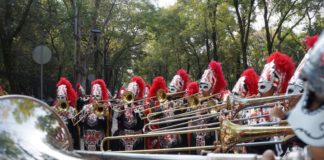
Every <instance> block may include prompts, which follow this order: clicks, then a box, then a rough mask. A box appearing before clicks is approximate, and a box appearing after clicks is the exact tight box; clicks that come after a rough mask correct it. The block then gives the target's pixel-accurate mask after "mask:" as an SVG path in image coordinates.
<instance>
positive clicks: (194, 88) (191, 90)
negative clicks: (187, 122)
mask: <svg viewBox="0 0 324 160" xmlns="http://www.w3.org/2000/svg"><path fill="white" fill-rule="evenodd" d="M197 93H199V85H198V82H197V81H194V82H190V83H189V85H188V92H187V97H189V96H191V95H194V94H197ZM191 136H192V135H191V133H188V134H187V143H188V144H187V145H188V147H190V146H192V145H191V141H193V140H192V139H191Z"/></svg>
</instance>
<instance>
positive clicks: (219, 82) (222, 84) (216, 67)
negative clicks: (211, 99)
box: [208, 60, 227, 94]
mask: <svg viewBox="0 0 324 160" xmlns="http://www.w3.org/2000/svg"><path fill="white" fill-rule="evenodd" d="M208 66H209V68H210V69H211V70H213V72H214V76H215V77H216V84H215V86H214V90H213V94H215V93H219V92H220V91H222V90H223V89H224V88H226V87H227V82H226V80H225V78H224V75H223V70H222V66H221V64H220V63H218V62H216V61H214V60H212V61H211V62H210V63H209V65H208Z"/></svg>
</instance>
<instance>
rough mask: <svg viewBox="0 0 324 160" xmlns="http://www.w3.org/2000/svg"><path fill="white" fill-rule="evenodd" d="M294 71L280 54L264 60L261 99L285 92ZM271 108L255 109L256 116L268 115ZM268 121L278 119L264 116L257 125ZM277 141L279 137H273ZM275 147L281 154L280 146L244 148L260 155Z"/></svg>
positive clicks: (259, 82) (260, 86)
mask: <svg viewBox="0 0 324 160" xmlns="http://www.w3.org/2000/svg"><path fill="white" fill-rule="evenodd" d="M294 70H295V64H294V62H293V60H292V59H291V57H289V56H287V55H286V54H283V53H280V52H278V51H277V52H274V53H272V54H271V55H270V56H269V57H268V58H267V60H266V64H265V66H264V68H263V71H262V73H261V76H260V78H259V81H258V92H259V95H260V96H261V97H266V96H273V95H279V94H283V93H285V92H286V89H287V86H288V81H289V80H290V78H291V77H292V75H293V73H294ZM270 110H271V108H259V109H257V115H260V116H261V115H269V113H270ZM269 121H278V119H277V118H276V119H274V118H271V117H270V116H265V117H262V118H259V120H258V123H267V122H269ZM274 139H275V140H279V137H274ZM265 140H269V139H267V138H262V139H256V140H255V141H256V142H258V141H265ZM271 147H276V151H277V153H278V155H281V154H283V153H284V152H283V149H282V147H281V145H280V144H276V145H275V146H258V147H246V149H247V152H248V153H259V154H262V153H263V152H264V151H265V149H267V148H271Z"/></svg>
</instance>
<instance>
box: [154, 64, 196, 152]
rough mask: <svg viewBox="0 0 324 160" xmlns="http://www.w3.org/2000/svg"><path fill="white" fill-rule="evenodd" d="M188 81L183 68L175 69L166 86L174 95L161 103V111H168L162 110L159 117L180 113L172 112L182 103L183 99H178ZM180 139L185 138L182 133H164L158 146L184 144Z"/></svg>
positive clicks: (170, 146)
mask: <svg viewBox="0 0 324 160" xmlns="http://www.w3.org/2000/svg"><path fill="white" fill-rule="evenodd" d="M189 82H190V79H189V75H188V74H187V72H186V71H185V70H184V69H179V70H178V71H177V74H176V75H175V76H173V78H172V80H171V82H170V84H169V87H168V91H169V93H171V94H175V95H174V96H172V98H171V99H170V100H169V99H168V100H167V101H166V102H164V104H163V105H162V107H163V108H162V109H161V110H162V111H166V110H168V111H169V112H164V113H163V114H161V116H160V118H167V117H170V118H171V117H172V116H173V115H175V114H180V113H181V111H179V112H174V111H173V109H175V108H176V107H178V108H179V107H180V106H181V105H182V104H183V99H181V100H179V99H180V98H181V97H183V96H184V95H185V92H186V90H187V86H188V84H189ZM178 93H179V94H178ZM178 123H179V122H178ZM172 124H174V123H167V124H164V125H160V127H164V126H168V125H172ZM182 139H185V136H184V135H177V134H166V135H165V136H163V137H160V148H174V147H180V146H185V143H183V142H182Z"/></svg>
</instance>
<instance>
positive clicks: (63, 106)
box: [55, 100, 70, 112]
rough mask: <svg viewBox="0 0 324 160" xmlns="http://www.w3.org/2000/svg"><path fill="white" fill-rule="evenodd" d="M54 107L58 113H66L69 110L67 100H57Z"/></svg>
mask: <svg viewBox="0 0 324 160" xmlns="http://www.w3.org/2000/svg"><path fill="white" fill-rule="evenodd" d="M55 107H56V109H57V110H58V112H67V111H68V110H69V108H70V105H69V102H68V101H67V100H58V102H57V103H56V104H55Z"/></svg>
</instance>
